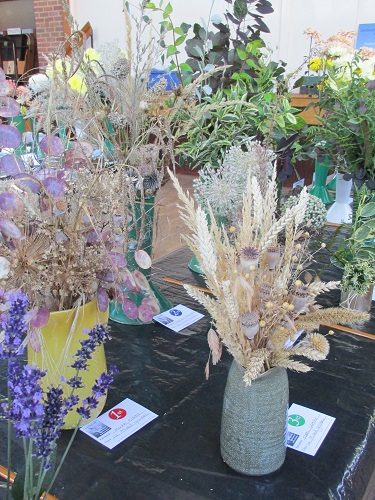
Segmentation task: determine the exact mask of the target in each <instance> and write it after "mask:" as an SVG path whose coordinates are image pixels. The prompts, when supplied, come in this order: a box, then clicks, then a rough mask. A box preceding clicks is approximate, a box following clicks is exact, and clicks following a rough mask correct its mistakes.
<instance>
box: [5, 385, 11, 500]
mask: <svg viewBox="0 0 375 500" xmlns="http://www.w3.org/2000/svg"><path fill="white" fill-rule="evenodd" d="M7 397H8V404H9V402H10V390H9V386H7ZM7 423H8V445H7V467H8V470H7V491H6V496H5V499H6V500H8V499H9V493H10V469H11V467H12V442H11V439H12V422H11V420H10V419H9V418H8V422H7Z"/></svg>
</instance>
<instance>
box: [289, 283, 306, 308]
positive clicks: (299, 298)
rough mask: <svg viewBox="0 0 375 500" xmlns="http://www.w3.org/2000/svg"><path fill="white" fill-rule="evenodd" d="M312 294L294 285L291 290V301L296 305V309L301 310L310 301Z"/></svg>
mask: <svg viewBox="0 0 375 500" xmlns="http://www.w3.org/2000/svg"><path fill="white" fill-rule="evenodd" d="M309 299H310V294H309V292H308V291H307V290H306V289H304V288H299V287H295V286H293V287H292V289H291V291H290V301H291V302H292V304H293V305H294V310H295V311H300V310H301V309H303V308H304V307H305V306H306V304H307V303H308V302H309Z"/></svg>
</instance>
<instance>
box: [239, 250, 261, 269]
mask: <svg viewBox="0 0 375 500" xmlns="http://www.w3.org/2000/svg"><path fill="white" fill-rule="evenodd" d="M238 257H239V259H238V264H237V267H238V269H239V270H242V271H245V272H249V271H250V267H251V266H254V267H256V266H257V265H258V263H259V250H258V249H257V248H256V247H245V248H242V250H241V251H240V253H239V256H238Z"/></svg>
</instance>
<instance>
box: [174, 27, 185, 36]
mask: <svg viewBox="0 0 375 500" xmlns="http://www.w3.org/2000/svg"><path fill="white" fill-rule="evenodd" d="M174 32H175V33H176V35H185V32H184V30H183V29H182V28H181V27H180V26H177V27H176V28H175V29H174Z"/></svg>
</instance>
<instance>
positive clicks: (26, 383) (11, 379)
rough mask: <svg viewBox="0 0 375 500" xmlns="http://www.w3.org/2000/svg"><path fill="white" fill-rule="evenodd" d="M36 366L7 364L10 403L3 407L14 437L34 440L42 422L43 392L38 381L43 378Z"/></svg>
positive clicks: (14, 362) (13, 362)
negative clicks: (11, 424)
mask: <svg viewBox="0 0 375 500" xmlns="http://www.w3.org/2000/svg"><path fill="white" fill-rule="evenodd" d="M44 375H45V372H42V371H41V370H40V369H39V368H38V367H37V366H29V365H26V366H22V365H20V364H19V363H18V362H17V361H10V362H9V364H8V387H9V392H10V402H9V403H8V405H4V406H3V410H4V413H5V416H6V418H8V419H10V420H11V421H12V422H13V425H14V428H15V432H16V436H17V437H24V438H34V437H35V435H36V434H37V432H38V428H39V427H40V426H41V425H42V421H43V410H44V408H43V405H42V403H41V401H42V397H43V390H42V389H41V387H40V381H41V379H42V377H44Z"/></svg>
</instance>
